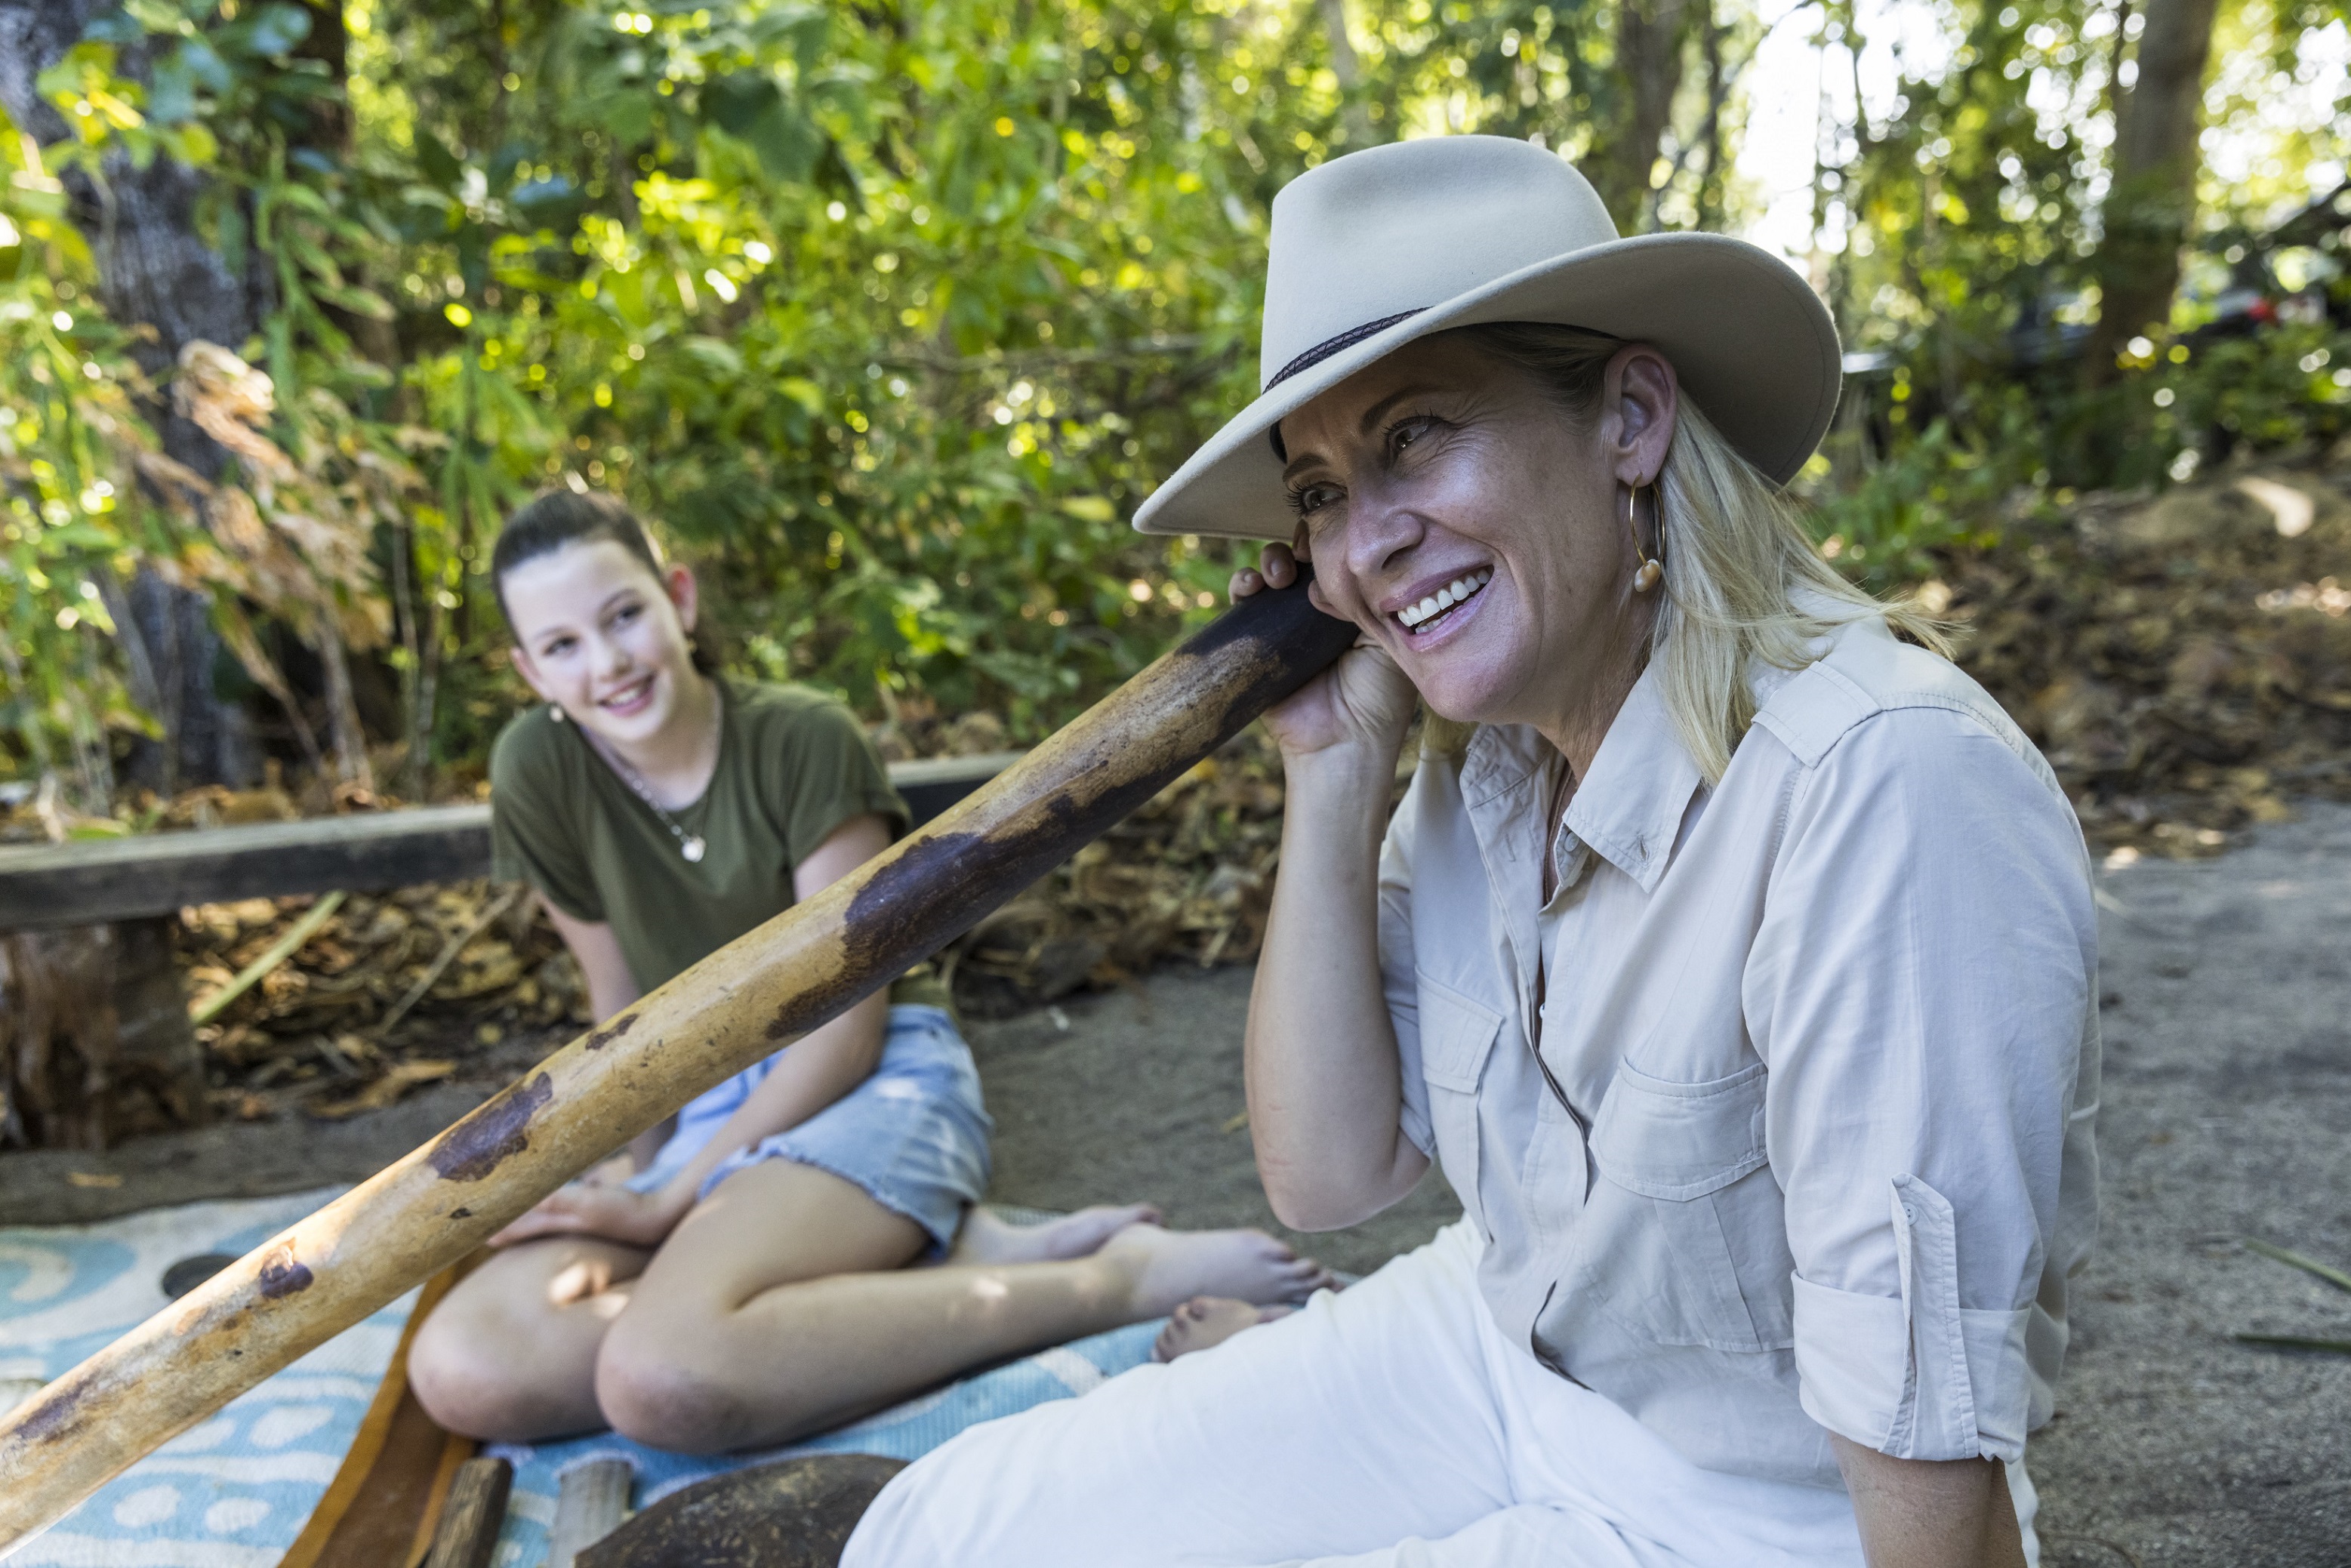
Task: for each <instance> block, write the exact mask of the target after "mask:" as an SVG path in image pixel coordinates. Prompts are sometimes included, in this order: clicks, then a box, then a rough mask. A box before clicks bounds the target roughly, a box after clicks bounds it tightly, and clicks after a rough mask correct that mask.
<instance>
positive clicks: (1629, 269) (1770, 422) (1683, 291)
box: [1134, 234, 1839, 539]
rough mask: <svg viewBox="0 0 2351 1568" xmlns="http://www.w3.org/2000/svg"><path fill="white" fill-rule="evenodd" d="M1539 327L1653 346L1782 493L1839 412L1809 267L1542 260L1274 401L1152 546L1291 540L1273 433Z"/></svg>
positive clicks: (1194, 469)
mask: <svg viewBox="0 0 2351 1568" xmlns="http://www.w3.org/2000/svg"><path fill="white" fill-rule="evenodd" d="M1498 321H1539V322H1547V323H1552V324H1554V325H1558V326H1564V327H1582V328H1583V329H1587V330H1589V331H1594V332H1605V333H1607V334H1608V335H1609V336H1611V337H1614V338H1621V339H1624V340H1626V341H1628V342H1643V343H1648V344H1651V345H1652V346H1654V347H1655V348H1656V349H1657V350H1659V351H1660V352H1661V353H1663V354H1664V355H1665V356H1666V358H1667V360H1668V361H1672V364H1673V367H1674V371H1675V374H1676V376H1677V379H1678V380H1679V382H1680V384H1681V389H1682V394H1683V395H1684V396H1685V397H1687V398H1689V399H1691V400H1692V401H1694V402H1696V403H1697V404H1698V406H1699V407H1700V408H1703V409H1704V410H1705V411H1706V415H1707V418H1708V419H1709V420H1711V421H1712V422H1713V423H1714V425H1715V427H1716V428H1717V429H1719V430H1720V431H1721V432H1722V434H1723V435H1724V437H1725V438H1726V439H1728V440H1729V442H1730V444H1732V445H1733V446H1734V447H1736V448H1737V449H1738V450H1739V451H1740V454H1741V455H1744V456H1745V457H1746V458H1747V460H1748V461H1749V462H1750V463H1752V464H1753V465H1755V466H1756V467H1757V468H1758V469H1760V470H1761V472H1762V473H1764V474H1765V475H1766V476H1769V477H1770V478H1771V481H1772V482H1773V483H1775V484H1781V485H1784V484H1786V483H1787V482H1788V481H1789V480H1790V479H1792V478H1793V477H1794V476H1795V475H1796V471H1797V470H1798V469H1800V468H1802V466H1803V465H1804V460H1805V459H1806V458H1808V457H1810V456H1811V455H1813V448H1815V447H1816V446H1818V445H1819V444H1820V440H1821V437H1822V436H1823V434H1826V433H1827V430H1828V426H1829V420H1830V419H1831V417H1832V416H1833V415H1834V413H1836V402H1837V387H1838V381H1839V355H1838V350H1837V336H1836V327H1835V324H1834V322H1832V321H1831V320H1830V319H1829V313H1828V309H1827V307H1825V306H1823V304H1822V303H1821V299H1820V297H1819V296H1818V295H1816V294H1814V293H1813V291H1812V289H1811V288H1810V287H1808V286H1807V285H1806V284H1805V282H1804V280H1803V279H1802V277H1799V276H1797V274H1796V271H1795V269H1794V268H1792V267H1790V266H1789V265H1788V264H1787V263H1786V262H1784V261H1782V260H1781V259H1780V258H1779V257H1777V256H1773V255H1771V253H1770V252H1769V251H1766V250H1763V249H1762V248H1761V247H1760V246H1753V245H1750V244H1748V243H1747V242H1746V241H1745V240H1740V239H1732V238H1730V237H1729V235H1710V234H1657V235H1636V236H1635V237H1633V238H1630V239H1620V240H1614V241H1610V242H1608V243H1605V244H1603V245H1596V246H1590V247H1588V248H1586V249H1583V250H1577V251H1571V252H1569V253H1568V254H1567V255H1565V256H1555V257H1553V258H1552V259H1551V260H1548V261H1542V262H1538V263H1536V264H1535V265H1534V266H1532V267H1523V268H1521V269H1520V270H1519V271H1517V272H1514V273H1511V274H1510V275H1509V276H1508V277H1499V278H1496V279H1495V280H1494V281H1493V282H1491V283H1489V284H1487V285H1485V286H1484V287H1480V288H1476V289H1473V290H1471V291H1469V292H1468V293H1467V294H1462V295H1458V296H1457V297H1455V298H1451V299H1447V300H1444V301H1442V302H1439V303H1437V304H1436V305H1434V306H1433V307H1432V308H1428V309H1424V310H1422V311H1420V312H1419V313H1418V314H1417V315H1415V316H1412V317H1409V318H1407V319H1405V320H1403V321H1400V322H1398V323H1396V324H1395V326H1393V327H1390V328H1388V329H1385V330H1384V331H1381V332H1376V333H1374V334H1373V335H1372V336H1371V337H1368V338H1366V339H1364V340H1363V341H1362V342H1360V343H1353V344H1350V345H1349V346H1348V347H1346V348H1344V349H1343V350H1339V351H1338V352H1337V353H1334V354H1332V356H1331V357H1330V358H1329V359H1327V360H1323V361H1320V362H1319V363H1316V364H1314V365H1311V366H1310V367H1309V368H1307V369H1306V370H1303V371H1299V372H1298V373H1297V374H1295V375H1293V376H1291V377H1290V378H1289V379H1288V380H1287V381H1284V382H1281V383H1280V385H1278V386H1276V387H1274V388H1273V389H1272V390H1270V391H1269V392H1264V393H1262V394H1260V395H1259V397H1258V399H1257V400H1256V401H1255V402H1251V403H1250V404H1249V407H1247V408H1245V409H1243V410H1242V411H1241V412H1240V413H1238V414H1237V415H1235V416H1234V418H1233V419H1232V420H1231V421H1229V422H1228V423H1227V424H1226V425H1225V427H1224V428H1223V429H1221V430H1219V431H1217V434H1215V435H1213V436H1211V437H1209V439H1208V441H1207V444H1205V445H1203V446H1202V447H1201V448H1200V450H1199V451H1197V452H1196V453H1194V454H1193V455H1192V456H1191V457H1190V459H1189V460H1187V461H1186V463H1185V465H1183V466H1182V467H1181V468H1178V469H1177V470H1176V471H1175V473H1174V474H1173V475H1172V476H1169V478H1168V480H1167V482H1166V483H1165V484H1164V485H1162V486H1160V487H1159V488H1158V489H1157V490H1155V491H1154V492H1152V494H1151V496H1150V497H1148V498H1147V499H1145V500H1144V503H1143V505H1142V506H1141V507H1138V508H1137V509H1136V511H1135V514H1134V527H1135V528H1136V529H1137V530H1138V531H1139V532H1142V533H1146V534H1207V535H1213V536H1220V537H1223V538H1256V539H1287V538H1290V534H1291V532H1292V531H1293V530H1294V528H1296V519H1295V518H1294V517H1291V516H1290V510H1289V508H1288V507H1287V506H1285V505H1284V504H1283V501H1282V490H1281V463H1280V459H1278V458H1277V457H1275V455H1274V454H1273V448H1272V444H1271V443H1270V442H1269V441H1268V440H1267V439H1266V432H1267V431H1269V430H1270V429H1272V428H1273V426H1274V425H1276V424H1278V423H1280V422H1281V420H1282V419H1283V418H1284V417H1286V416H1287V415H1289V414H1291V413H1296V412H1297V411H1298V410H1299V409H1301V408H1303V407H1304V406H1305V405H1306V404H1308V403H1310V402H1313V401H1314V399H1316V398H1317V397H1320V396H1321V395H1322V393H1324V392H1328V391H1330V390H1331V389H1332V387H1334V386H1337V385H1338V384H1339V383H1340V382H1343V381H1345V380H1346V379H1347V378H1348V377H1350V376H1352V375H1353V374H1354V373H1355V372H1356V371H1361V370H1363V369H1364V367H1365V366H1367V365H1370V364H1372V363H1374V361H1378V360H1381V359H1384V358H1385V357H1386V356H1387V355H1389V354H1392V353H1395V351H1396V350H1398V349H1401V348H1403V347H1404V346H1405V344H1407V343H1411V342H1414V341H1416V340H1419V339H1422V338H1426V337H1428V336H1430V335H1431V334H1433V333H1437V332H1441V331H1445V330H1447V329H1450V328H1454V327H1470V326H1478V325H1481V324H1484V323H1488V322H1498Z"/></svg>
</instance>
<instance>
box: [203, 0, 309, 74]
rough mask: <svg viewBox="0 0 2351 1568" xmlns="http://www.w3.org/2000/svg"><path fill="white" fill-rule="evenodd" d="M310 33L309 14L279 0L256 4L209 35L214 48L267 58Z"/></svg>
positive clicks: (230, 52) (290, 47) (276, 54)
mask: <svg viewBox="0 0 2351 1568" xmlns="http://www.w3.org/2000/svg"><path fill="white" fill-rule="evenodd" d="M309 36H310V13H308V11H305V10H304V9H302V7H301V6H299V5H286V4H284V3H283V0H275V3H273V4H270V5H262V6H259V7H257V8H256V10H255V11H254V13H253V15H251V16H244V17H240V18H238V19H237V20H236V21H234V22H231V23H230V24H229V25H228V26H225V27H222V28H220V29H218V30H217V31H215V32H214V34H213V35H212V37H213V43H214V47H217V48H219V49H221V50H223V51H225V53H228V54H232V55H248V56H251V57H254V58H256V59H269V58H272V57H276V56H278V55H283V54H285V53H287V51H288V50H290V49H292V48H293V47H294V46H295V45H297V44H298V43H300V42H301V41H302V40H303V39H305V38H307V37H309Z"/></svg>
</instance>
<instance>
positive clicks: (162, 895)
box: [0, 752, 1019, 1148]
mask: <svg viewBox="0 0 2351 1568" xmlns="http://www.w3.org/2000/svg"><path fill="white" fill-rule="evenodd" d="M1017 757H1019V753H1018V752H996V753H992V754H990V755H987V756H984V757H956V758H939V759H936V760H933V761H925V762H900V763H893V764H892V765H891V768H890V781H891V783H893V784H894V785H895V786H897V789H898V792H899V793H900V794H901V795H903V796H904V797H905V800H906V808H907V810H908V811H909V812H910V813H911V814H912V816H913V818H914V821H916V822H925V821H929V820H930V819H931V818H933V817H935V816H937V815H938V814H939V813H940V812H942V811H944V810H946V809H947V808H948V807H949V806H952V805H954V804H955V803H956V801H957V800H962V799H963V798H964V797H965V796H966V795H968V794H970V793H971V792H972V791H973V790H974V789H978V788H979V786H980V785H982V784H984V783H986V782H987V780H988V779H993V778H994V777H996V775H997V774H998V773H1000V772H1002V771H1003V770H1004V768H1006V767H1007V766H1008V764H1010V763H1011V762H1012V761H1013V759H1014V758H1017ZM489 872H490V809H489V808H488V807H487V806H426V807H418V808H415V809H413V810H396V811H371V812H366V813H362V814H360V815H355V816H349V817H324V818H318V819H314V820H312V821H301V822H261V823H254V824H251V825H248V826H242V827H234V828H210V829H202V830H198V831H193V832H184V833H144V834H138V835H135V836H132V837H130V838H120V839H81V840H76V841H71V842H68V843H62V844H39V845H33V846H29V847H26V848H18V849H0V1142H5V1140H7V1139H8V1138H12V1137H16V1136H22V1135H24V1134H23V1132H22V1131H20V1130H18V1129H17V1127H16V1124H17V1123H18V1122H19V1121H20V1120H21V1119H22V1118H23V1116H24V1114H25V1113H26V1111H27V1110H31V1111H33V1112H34V1113H37V1115H38V1116H39V1117H40V1118H41V1128H42V1135H41V1141H44V1142H47V1143H51V1144H57V1143H68V1144H71V1145H78V1146H81V1147H90V1148H99V1147H104V1146H106V1145H109V1144H110V1143H111V1142H113V1140H114V1139H115V1137H116V1136H118V1135H119V1134H120V1132H121V1131H123V1130H133V1131H135V1130H137V1128H138V1127H139V1126H140V1125H141V1124H146V1123H148V1122H152V1119H153V1118H152V1116H151V1115H149V1113H147V1112H145V1111H141V1110H126V1109H125V1108H124V1105H125V1102H124V1101H123V1100H122V1097H121V1096H122V1090H123V1088H124V1086H130V1088H131V1091H132V1092H133V1093H134V1094H135V1095H137V1096H143V1097H144V1100H142V1102H141V1103H145V1102H147V1101H152V1103H154V1104H155V1105H157V1106H160V1107H162V1114H163V1115H164V1119H165V1121H166V1122H167V1123H169V1124H199V1123H202V1122H203V1121H204V1119H205V1117H206V1114H207V1113H206V1110H205V1106H206V1103H207V1102H206V1093H205V1088H204V1056H203V1052H202V1051H200V1050H199V1049H198V1047H197V1044H196V1040H195V1035H194V1031H193V1028H192V1026H191V1022H190V1019H189V1017H188V1000H187V996H186V993H185V991H184V990H183V988H182V986H181V984H180V977H179V972H178V969H177V967H176V966H175V965H174V963H173V962H172V941H173V933H174V930H175V928H176V926H177V924H178V922H177V916H178V915H179V912H180V910H181V909H183V907H185V906H186V905H189V904H219V903H226V902H229V901H232V900H236V899H245V898H277V897H283V896H286V895H287V894H303V893H332V892H336V891H339V890H340V891H341V892H346V893H381V892H383V891H385V890H387V889H390V888H395V887H408V886H413V885H414V884H416V883H433V882H462V881H465V880H469V879H471V878H474V877H481V876H487V875H488V874H489ZM20 993H23V994H37V995H38V996H39V997H41V998H46V999H43V1000H38V1001H34V1002H31V1003H29V1004H28V1003H26V1002H25V1001H24V999H23V995H21V994H20ZM61 999H62V1000H63V1002H64V1003H65V1005H63V1006H62V1007H61V1006H60V1005H59V1003H60V1000H61ZM12 1007H15V1008H22V1009H23V1014H22V1016H21V1017H18V1016H12V1013H11V1009H12ZM27 1027H29V1028H30V1030H32V1031H33V1033H34V1034H36V1035H37V1036H39V1037H40V1038H39V1039H37V1040H30V1041H29V1042H28V1041H16V1040H14V1036H15V1035H16V1032H17V1031H18V1030H23V1029H26V1028H27ZM59 1029H64V1030H68V1032H70V1033H72V1034H73V1038H72V1039H71V1040H53V1039H52V1036H53V1034H54V1032H55V1031H56V1030H59ZM68 1055H70V1058H71V1059H70V1060H68ZM12 1057H14V1058H17V1059H18V1060H16V1061H12ZM28 1063H29V1064H31V1067H32V1070H33V1073H34V1076H35V1077H36V1078H37V1079H38V1080H39V1081H40V1083H39V1087H38V1089H37V1093H36V1095H35V1096H34V1099H33V1101H32V1102H29V1103H27V1102H26V1095H25V1093H24V1089H25V1085H24V1084H22V1083H19V1082H15V1080H16V1078H17V1077H18V1076H20V1074H21V1072H22V1071H24V1070H25V1069H26V1065H27V1064H28Z"/></svg>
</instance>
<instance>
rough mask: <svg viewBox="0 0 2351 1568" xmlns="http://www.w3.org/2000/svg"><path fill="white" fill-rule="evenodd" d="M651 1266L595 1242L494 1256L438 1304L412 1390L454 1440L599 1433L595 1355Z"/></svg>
mask: <svg viewBox="0 0 2351 1568" xmlns="http://www.w3.org/2000/svg"><path fill="white" fill-rule="evenodd" d="M649 1256H650V1254H648V1253H647V1252H645V1251H644V1250H643V1249H641V1248H636V1247H626V1246H622V1244H621V1243H619V1242H617V1241H605V1240H601V1239H597V1238H594V1237H584V1236H577V1237H575V1236H565V1237H555V1238H550V1239H547V1240H544V1241H526V1242H524V1243H522V1244H521V1245H520V1246H517V1247H509V1248H507V1249H504V1250H502V1251H499V1252H496V1253H494V1254H492V1255H491V1257H490V1259H489V1260H488V1261H487V1262H485V1263H484V1264H483V1265H482V1266H481V1267H480V1268H478V1269H476V1270H474V1271H473V1272H472V1273H470V1274H468V1275H466V1276H465V1279H464V1280H462V1281H459V1282H458V1284H457V1287H456V1289H455V1290H453V1291H450V1292H449V1294H448V1295H447V1296H445V1297H444V1298H443V1299H442V1301H441V1304H440V1305H439V1306H437V1307H435V1308H434V1310H433V1315H432V1316H431V1317H429V1318H427V1319H425V1320H424V1322H423V1325H422V1326H421V1327H419V1328H418V1329H417V1331H416V1338H415V1339H414V1340H413V1342H412V1343H410V1345H409V1347H408V1382H409V1386H410V1387H412V1388H413V1389H414V1390H415V1391H416V1397H417V1399H418V1401H419V1402H420V1403H421V1404H423V1406H424V1408H425V1411H426V1413H427V1414H429V1415H430V1416H432V1417H433V1418H434V1420H435V1421H438V1422H439V1423H440V1424H441V1425H442V1426H444V1427H447V1428H448V1429H449V1430H450V1431H453V1432H462V1433H464V1434H465V1436H467V1437H479V1438H483V1439H485V1440H486V1441H494V1442H517V1443H522V1442H536V1441H538V1440H539V1439H541V1438H546V1437H565V1436H569V1434H571V1433H574V1432H592V1431H594V1430H596V1429H597V1428H599V1427H602V1426H603V1425H604V1417H603V1414H602V1412H601V1411H600V1410H599V1409H598V1408H597V1406H596V1352H597V1347H598V1346H599V1345H600V1344H601V1343H602V1342H603V1338H604V1331H605V1330H606V1329H607V1328H609V1327H610V1326H611V1322H612V1320H613V1319H614V1318H616V1317H618V1316H620V1313H621V1309H622V1307H624V1306H626V1305H627V1304H628V1300H629V1292H630V1291H631V1290H632V1282H633V1281H635V1279H636V1278H637V1276H638V1275H639V1274H641V1273H643V1271H644V1267H645V1260H646V1259H647V1258H648V1257H649Z"/></svg>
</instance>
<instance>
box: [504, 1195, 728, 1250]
mask: <svg viewBox="0 0 2351 1568" xmlns="http://www.w3.org/2000/svg"><path fill="white" fill-rule="evenodd" d="M678 1185H679V1184H677V1183H674V1182H673V1183H672V1184H671V1185H670V1186H666V1187H664V1188H663V1189H662V1190H661V1191H659V1192H632V1191H630V1190H629V1189H628V1188H627V1187H625V1186H607V1185H603V1184H600V1183H595V1182H588V1181H576V1182H573V1183H572V1184H571V1185H570V1186H563V1187H558V1188H557V1189H556V1190H555V1191H553V1192H551V1193H549V1194H548V1195H547V1196H546V1197H543V1198H541V1199H539V1200H538V1206H537V1207H534V1208H532V1209H531V1210H530V1212H529V1213H528V1214H525V1215H524V1216H522V1217H521V1218H518V1219H517V1220H516V1221H515V1222H514V1223H513V1224H511V1225H509V1226H507V1228H505V1229H504V1230H501V1231H499V1232H498V1233H497V1234H496V1236H493V1237H491V1238H490V1245H491V1246H493V1247H511V1246H513V1245H514V1244H515V1243H516V1242H517V1241H535V1240H537V1239H538V1238H540V1237H542V1236H601V1237H602V1238H603V1239H605V1240H607V1241H622V1242H626V1243H627V1244H628V1245H630V1246H632V1247H645V1248H653V1247H658V1246H660V1245H661V1244H662V1242H663V1241H664V1240H665V1239H668V1236H669V1233H670V1232H671V1231H673V1230H674V1229H676V1228H677V1222H678V1221H679V1220H681V1219H684V1218H685V1215H686V1211H687V1210H688V1209H690V1208H692V1207H694V1201H693V1193H692V1191H691V1190H690V1189H689V1190H688V1191H687V1192H686V1193H685V1194H684V1198H685V1201H684V1202H683V1203H681V1202H679V1201H678V1199H677V1198H676V1197H673V1196H672V1193H673V1190H674V1188H675V1187H676V1186H678Z"/></svg>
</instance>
